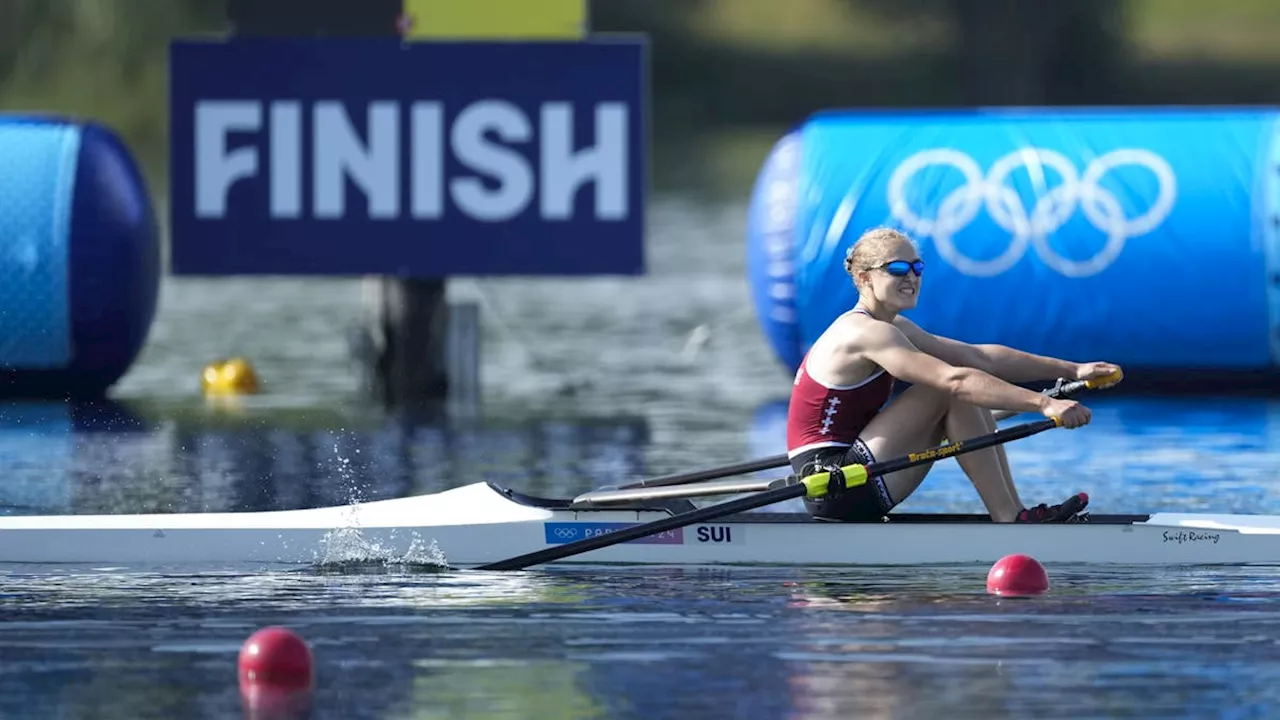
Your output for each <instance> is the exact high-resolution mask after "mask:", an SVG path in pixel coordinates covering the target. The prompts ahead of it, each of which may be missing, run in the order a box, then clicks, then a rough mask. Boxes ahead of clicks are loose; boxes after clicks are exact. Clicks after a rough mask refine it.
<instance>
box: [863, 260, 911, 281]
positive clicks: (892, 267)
mask: <svg viewBox="0 0 1280 720" xmlns="http://www.w3.org/2000/svg"><path fill="white" fill-rule="evenodd" d="M881 268H884V271H885V272H887V273H889V274H890V275H892V276H894V277H905V276H906V274H907V273H909V272H915V274H916V277H920V276H921V275H923V274H924V261H923V260H911V261H909V262H908V261H906V260H894V261H893V262H888V263H885V264H883V265H877V266H875V267H873V268H871V269H872V270H879V269H881Z"/></svg>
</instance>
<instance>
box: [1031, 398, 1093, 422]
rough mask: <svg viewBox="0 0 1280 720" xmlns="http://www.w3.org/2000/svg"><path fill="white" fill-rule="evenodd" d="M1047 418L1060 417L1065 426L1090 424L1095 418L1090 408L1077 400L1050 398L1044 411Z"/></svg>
mask: <svg viewBox="0 0 1280 720" xmlns="http://www.w3.org/2000/svg"><path fill="white" fill-rule="evenodd" d="M1042 412H1043V413H1044V416H1045V417H1047V418H1058V419H1059V420H1061V421H1062V427H1064V428H1078V427H1081V426H1083V425H1088V424H1089V421H1090V420H1092V419H1093V413H1092V412H1091V411H1090V410H1089V408H1087V407H1085V406H1083V405H1081V404H1080V403H1078V402H1076V401H1075V400H1057V399H1054V400H1050V401H1049V402H1047V403H1045V406H1044V410H1043V411H1042Z"/></svg>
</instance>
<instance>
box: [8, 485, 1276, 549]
mask: <svg viewBox="0 0 1280 720" xmlns="http://www.w3.org/2000/svg"><path fill="white" fill-rule="evenodd" d="M563 504H564V503H563V502H562V501H550V500H548V501H536V499H534V501H531V500H530V499H528V498H523V497H521V496H518V495H516V494H510V493H504V492H502V491H501V489H500V488H495V487H493V486H490V485H487V484H484V483H477V484H474V485H468V486H465V487H462V488H457V489H454V490H450V491H446V492H443V493H438V494H433V495H424V496H419V497H414V498H405V499H400V500H387V501H379V502H373V503H367V504H362V505H354V506H343V507H333V508H318V509H314V510H293V511H283V512H267V513H199V514H154V515H97V516H42V517H6V518H0V563H44V564H56V563H76V564H110V565H163V566H171V565H202V566H214V565H227V564H233V565H234V564H243V563H263V564H282V563H283V564H291V565H298V564H303V565H311V564H319V565H325V564H332V563H342V562H353V561H370V560H376V561H390V562H409V563H436V564H441V565H447V566H449V567H455V568H467V567H474V566H477V565H483V564H486V563H490V562H494V561H497V560H502V559H505V558H509V557H514V556H517V555H522V554H525V553H528V552H532V551H535V550H540V549H543V548H547V547H552V546H556V545H561V544H564V543H568V542H572V541H574V540H578V539H581V538H583V537H587V536H590V535H596V534H601V533H607V532H612V531H614V530H617V529H620V528H623V527H628V526H630V525H633V524H635V523H643V522H648V521H652V520H656V519H659V518H662V517H666V516H669V515H670V514H671V513H670V511H668V510H663V509H656V508H647V509H571V508H567V507H562V506H558V505H563ZM1012 553H1026V554H1028V555H1031V556H1033V557H1035V558H1037V559H1039V560H1040V561H1041V562H1052V563H1088V564H1137V565H1150V564H1156V565H1206V564H1208V565H1218V564H1242V563H1280V517H1275V516H1249V515H1207V514H1171V513H1162V514H1156V515H1150V516H1146V515H1142V516H1095V517H1094V518H1092V519H1091V521H1090V522H1087V523H1078V524H1068V525H1007V524H995V523H991V522H989V521H986V520H985V519H984V518H982V517H980V516H901V517H898V518H897V519H894V520H891V521H888V522H878V523H826V522H817V521H814V520H812V519H810V518H808V517H807V516H805V515H796V514H786V515H781V514H773V513H747V514H744V515H739V516H735V517H733V518H728V519H725V520H723V521H716V522H710V523H699V524H694V525H691V526H687V527H684V528H679V529H677V530H671V531H667V532H664V533H661V534H659V535H656V536H652V537H647V538H642V539H640V540H635V541H631V542H626V543H621V544H618V545H613V546H609V547H605V548H600V549H597V550H592V551H589V552H586V553H582V554H580V555H575V556H573V557H569V558H564V559H561V560H558V561H556V562H555V563H554V564H557V565H565V564H583V563H585V564H600V563H618V564H625V565H782V566H857V565H925V564H957V563H992V562H994V561H996V560H998V559H999V558H1001V557H1003V556H1005V555H1009V554H1012Z"/></svg>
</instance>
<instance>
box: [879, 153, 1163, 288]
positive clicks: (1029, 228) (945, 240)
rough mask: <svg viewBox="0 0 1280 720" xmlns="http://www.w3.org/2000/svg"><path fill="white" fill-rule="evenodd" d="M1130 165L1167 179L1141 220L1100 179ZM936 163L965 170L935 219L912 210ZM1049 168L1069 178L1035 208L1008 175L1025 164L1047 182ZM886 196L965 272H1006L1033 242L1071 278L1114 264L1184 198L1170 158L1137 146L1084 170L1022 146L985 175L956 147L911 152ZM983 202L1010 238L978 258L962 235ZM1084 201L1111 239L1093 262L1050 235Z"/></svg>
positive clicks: (908, 224) (905, 221)
mask: <svg viewBox="0 0 1280 720" xmlns="http://www.w3.org/2000/svg"><path fill="white" fill-rule="evenodd" d="M1125 165H1138V166H1141V167H1144V168H1146V169H1148V170H1150V171H1151V172H1152V173H1154V174H1155V176H1156V180H1157V181H1158V182H1159V185H1160V190H1159V193H1158V194H1157V196H1156V199H1155V202H1153V203H1152V205H1151V208H1150V209H1148V210H1147V211H1146V212H1145V213H1143V214H1141V215H1139V216H1137V217H1134V218H1128V217H1125V211H1124V208H1123V207H1122V206H1121V204H1120V200H1119V198H1117V197H1116V196H1115V193H1113V192H1111V191H1110V190H1108V189H1106V188H1104V187H1102V186H1101V185H1100V184H1099V183H1100V182H1101V180H1102V178H1103V176H1105V175H1106V174H1107V173H1109V172H1111V171H1112V170H1114V169H1116V168H1118V167H1122V166H1125ZM934 166H945V167H953V168H955V169H956V170H959V171H960V173H961V174H962V175H963V176H964V185H961V186H960V187H959V188H956V189H955V190H953V191H951V192H950V193H948V194H947V196H946V197H944V198H943V199H942V202H941V203H939V204H938V210H937V213H936V217H932V218H927V217H922V216H921V215H920V214H918V213H917V212H916V211H915V210H913V209H912V208H911V204H910V202H909V200H908V198H907V192H906V186H907V182H908V181H910V180H911V178H912V177H914V176H915V175H916V173H918V172H920V171H921V170H924V169H925V168H928V167H934ZM1046 166H1047V167H1049V168H1051V169H1053V170H1056V171H1057V172H1058V174H1059V175H1060V176H1061V178H1062V182H1061V184H1059V185H1057V186H1056V187H1053V188H1049V189H1048V190H1046V191H1044V192H1042V193H1040V194H1039V196H1038V197H1037V198H1036V202H1035V206H1034V207H1032V208H1031V211H1030V212H1028V211H1027V209H1026V207H1025V206H1024V204H1023V202H1022V198H1021V197H1020V196H1019V194H1018V191H1017V190H1015V189H1014V188H1012V187H1010V186H1009V185H1006V184H1005V181H1006V180H1007V179H1008V178H1009V175H1010V174H1011V173H1013V171H1014V170H1016V169H1018V168H1019V167H1025V168H1026V169H1027V170H1028V171H1029V172H1030V173H1031V176H1032V178H1033V180H1036V181H1037V182H1038V183H1041V184H1042V183H1043V182H1044V180H1045V172H1044V167H1046ZM887 200H888V203H889V212H890V213H891V214H892V215H893V217H894V218H896V219H897V220H898V222H900V223H901V224H902V226H903V229H905V230H906V231H908V232H910V233H912V234H914V235H916V236H919V237H930V238H932V239H933V242H934V245H935V246H936V247H937V249H938V254H939V255H941V256H942V259H943V260H946V261H947V262H948V263H950V264H951V265H952V266H954V267H955V268H956V269H957V270H959V271H960V272H962V273H964V274H966V275H971V276H977V277H991V276H993V275H999V274H1000V273H1002V272H1004V271H1006V270H1008V269H1009V268H1011V267H1013V265H1014V264H1015V263H1017V262H1018V260H1020V259H1021V258H1022V256H1023V255H1024V254H1025V253H1026V251H1027V246H1028V245H1031V246H1032V247H1034V248H1035V250H1036V254H1037V255H1039V256H1040V259H1041V260H1042V261H1043V262H1044V263H1045V265H1048V266H1049V267H1051V268H1053V269H1054V270H1055V271H1057V272H1058V273H1060V274H1062V275H1064V276H1066V277H1087V276H1089V275H1096V274H1097V273H1099V272H1102V271H1103V270H1105V269H1106V268H1107V267H1108V266H1110V265H1111V263H1113V262H1115V259H1116V258H1117V257H1118V256H1119V255H1120V252H1121V251H1122V250H1124V244H1125V241H1126V240H1128V239H1129V238H1133V237H1137V236H1140V235H1145V234H1147V233H1149V232H1151V231H1152V230H1154V229H1155V228H1156V227H1158V226H1159V225H1160V223H1162V222H1164V220H1165V218H1167V217H1169V213H1170V212H1172V211H1173V205H1174V202H1175V201H1176V200H1177V180H1176V178H1175V176H1174V173H1173V168H1172V167H1170V166H1169V163H1168V162H1167V161H1165V159H1164V158H1162V157H1160V156H1159V155H1156V154H1155V153H1153V152H1150V151H1148V150H1139V149H1135V148H1123V149H1120V150H1115V151H1112V152H1109V153H1107V154H1106V155H1103V156H1101V157H1098V158H1096V159H1094V160H1093V161H1092V162H1090V163H1089V165H1088V166H1087V167H1086V168H1085V171H1084V174H1083V175H1081V174H1080V173H1078V172H1077V171H1076V168H1075V166H1074V165H1073V164H1072V163H1071V161H1070V160H1068V159H1067V158H1066V157H1065V156H1064V155H1062V154H1061V153H1059V152H1056V151H1053V150H1048V149H1046V148H1027V149H1025V150H1015V151H1014V152H1011V153H1009V154H1008V155H1005V156H1004V157H1002V158H1000V159H999V160H997V161H996V162H995V164H993V165H992V166H991V169H990V170H989V171H988V172H987V174H986V176H983V174H982V170H981V169H980V168H979V167H978V163H977V162H975V161H974V159H973V158H971V157H969V156H968V155H966V154H964V153H962V152H960V151H958V150H952V149H950V148H934V149H930V150H924V151H922V152H918V153H916V154H915V155H912V156H911V157H909V158H907V159H906V160H904V161H903V162H902V164H901V165H899V166H898V167H897V169H896V170H894V172H893V175H892V176H891V177H890V178H889V189H888V193H887ZM984 206H985V207H986V209H987V214H988V215H989V216H990V218H991V220H992V221H993V222H995V224H996V225H998V226H1000V227H1001V228H1002V229H1004V230H1005V231H1006V232H1008V233H1009V234H1010V236H1011V238H1010V242H1009V246H1008V247H1007V248H1005V251H1004V252H1003V253H1001V254H1000V255H999V256H997V257H995V258H992V259H990V260H976V259H974V258H971V257H969V256H967V255H965V254H964V253H962V252H960V251H959V250H958V249H957V248H956V245H955V235H956V233H958V232H960V231H961V230H962V229H964V228H965V227H966V226H967V225H969V223H971V222H973V220H974V218H975V217H977V215H978V211H979V210H981V209H982V208H983V207H984ZM1077 207H1078V208H1079V209H1080V210H1081V212H1083V213H1084V216H1085V218H1087V219H1088V220H1089V222H1090V223H1091V224H1092V225H1093V226H1094V227H1095V228H1097V229H1098V230H1099V231H1100V232H1102V233H1105V234H1106V237H1107V241H1106V244H1105V245H1104V246H1103V247H1102V249H1101V250H1099V251H1098V252H1097V253H1095V254H1094V255H1093V257H1090V258H1088V259H1086V260H1071V259H1069V258H1065V257H1063V256H1062V255H1059V254H1058V253H1057V252H1056V251H1055V250H1054V249H1053V248H1052V247H1051V246H1050V245H1049V237H1050V236H1051V235H1053V233H1055V232H1057V231H1058V230H1059V229H1061V228H1062V226H1063V225H1065V224H1066V222H1067V220H1068V219H1069V218H1070V217H1071V216H1072V214H1074V213H1075V211H1076V209H1077Z"/></svg>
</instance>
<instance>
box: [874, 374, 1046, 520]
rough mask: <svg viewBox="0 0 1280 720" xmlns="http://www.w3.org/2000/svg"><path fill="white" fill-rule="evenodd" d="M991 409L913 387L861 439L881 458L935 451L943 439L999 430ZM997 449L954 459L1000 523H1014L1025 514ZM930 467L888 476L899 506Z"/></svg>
mask: <svg viewBox="0 0 1280 720" xmlns="http://www.w3.org/2000/svg"><path fill="white" fill-rule="evenodd" d="M994 426H995V419H994V418H992V417H991V414H990V412H989V411H987V410H985V409H983V408H979V407H976V406H974V405H970V404H968V403H964V402H960V401H958V400H953V399H952V398H951V396H950V395H948V394H947V393H945V392H942V391H940V390H935V389H933V388H929V387H925V386H922V385H915V386H912V387H910V388H907V389H906V390H905V391H903V393H902V394H901V395H899V396H898V398H897V399H896V400H894V401H893V402H891V403H889V405H888V407H886V408H885V409H884V410H882V411H881V412H880V413H879V414H878V415H876V417H875V418H873V419H872V420H871V422H870V423H868V424H867V427H866V428H865V429H864V430H863V431H862V441H863V442H864V443H866V445H867V449H868V450H870V451H871V453H872V454H873V455H875V457H876V458H877V459H879V460H883V459H886V458H893V457H900V456H903V455H906V454H908V453H912V452H917V451H919V450H921V449H924V448H926V447H932V446H934V445H937V444H938V443H940V442H942V439H943V438H944V437H946V438H954V439H961V440H963V439H965V438H971V437H977V436H979V435H985V434H987V433H988V432H991V431H993V430H994V429H995V427H994ZM997 450H998V446H996V447H993V448H983V449H981V450H974V451H972V452H968V453H964V454H961V455H956V456H955V459H956V461H957V462H958V463H960V467H961V469H963V470H964V472H965V475H967V476H968V477H969V481H970V482H971V483H973V486H974V488H975V489H976V490H977V491H978V496H979V497H981V498H982V502H983V504H984V505H986V508H987V512H988V513H990V515H991V518H992V519H993V520H995V521H996V522H1012V521H1013V520H1014V519H1015V518H1016V517H1017V515H1018V512H1019V511H1021V510H1022V503H1021V502H1019V501H1018V497H1017V494H1016V493H1014V492H1012V490H1011V489H1012V486H1013V481H1012V478H1010V477H1009V476H1008V475H1007V472H1008V470H1007V468H1008V464H1007V459H1005V458H1002V457H1001V454H1000V453H998V452H997ZM932 467H933V464H932V463H929V464H927V465H920V466H916V467H913V468H907V469H906V470H900V471H898V472H896V473H890V474H888V475H885V478H884V479H885V484H886V486H887V487H888V490H889V495H890V496H891V497H892V498H893V500H894V502H895V503H900V502H902V501H903V500H906V499H907V498H908V497H909V496H910V495H911V493H913V492H915V491H916V488H918V487H919V486H920V483H921V481H923V480H924V478H925V475H927V474H928V473H929V470H931V469H932Z"/></svg>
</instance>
